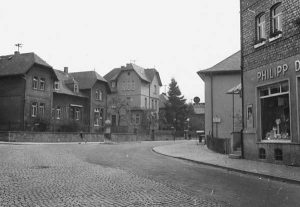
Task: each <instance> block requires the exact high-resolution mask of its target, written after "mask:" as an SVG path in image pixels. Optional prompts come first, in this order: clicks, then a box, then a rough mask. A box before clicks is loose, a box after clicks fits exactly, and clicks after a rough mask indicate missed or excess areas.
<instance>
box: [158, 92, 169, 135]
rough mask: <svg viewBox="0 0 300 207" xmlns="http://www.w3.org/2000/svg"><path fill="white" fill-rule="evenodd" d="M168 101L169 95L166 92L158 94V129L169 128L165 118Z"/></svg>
mask: <svg viewBox="0 0 300 207" xmlns="http://www.w3.org/2000/svg"><path fill="white" fill-rule="evenodd" d="M168 101H169V97H168V96H167V94H166V93H162V94H160V95H159V129H162V130H164V129H170V127H171V126H169V125H168V122H167V118H166V104H167V103H168Z"/></svg>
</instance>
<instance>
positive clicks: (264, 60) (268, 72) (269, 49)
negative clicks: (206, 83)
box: [240, 0, 300, 166]
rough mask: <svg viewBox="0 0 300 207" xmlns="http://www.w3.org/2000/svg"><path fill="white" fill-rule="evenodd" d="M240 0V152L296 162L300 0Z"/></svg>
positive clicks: (299, 153)
mask: <svg viewBox="0 0 300 207" xmlns="http://www.w3.org/2000/svg"><path fill="white" fill-rule="evenodd" d="M240 2H241V26H242V27H241V35H242V42H241V48H242V54H241V55H242V69H243V77H242V78H243V81H242V89H243V100H244V101H243V103H244V106H243V108H244V111H243V113H244V120H243V121H244V130H243V132H244V133H243V143H244V145H243V146H244V157H245V158H246V159H252V160H259V161H264V162H272V163H277V164H286V165H298V166H300V104H299V100H300V90H299V89H300V50H299V45H300V18H299V1H290V0H286V1H278V0H275V1H274V0H272V1H271V0H265V1H261V0H260V1H259V0H241V1H240Z"/></svg>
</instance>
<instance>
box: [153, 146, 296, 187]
mask: <svg viewBox="0 0 300 207" xmlns="http://www.w3.org/2000/svg"><path fill="white" fill-rule="evenodd" d="M152 151H153V152H155V153H157V154H160V155H163V156H166V157H172V158H176V159H180V160H184V161H188V162H193V163H196V164H201V165H207V166H210V167H215V168H220V169H223V170H228V171H232V172H237V173H241V174H246V175H252V176H255V177H262V178H268V179H270V180H275V181H280V182H285V183H290V184H296V185H300V181H299V180H293V179H289V178H283V177H277V176H273V175H266V174H262V173H256V172H250V171H245V170H240V169H236V168H230V167H225V166H222V165H217V164H212V163H207V162H202V161H197V160H191V159H188V158H184V157H178V156H172V155H167V154H163V153H162V152H158V151H156V150H155V147H154V148H152Z"/></svg>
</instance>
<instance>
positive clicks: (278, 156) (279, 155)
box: [274, 148, 283, 160]
mask: <svg viewBox="0 0 300 207" xmlns="http://www.w3.org/2000/svg"><path fill="white" fill-rule="evenodd" d="M274 158H275V160H282V159H283V156H282V150H281V149H278V148H276V149H274Z"/></svg>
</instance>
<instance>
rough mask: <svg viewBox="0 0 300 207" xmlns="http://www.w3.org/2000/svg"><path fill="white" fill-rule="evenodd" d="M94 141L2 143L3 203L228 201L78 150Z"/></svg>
mask: <svg viewBox="0 0 300 207" xmlns="http://www.w3.org/2000/svg"><path fill="white" fill-rule="evenodd" d="M98 146H99V145H98ZM90 147H92V144H87V145H78V144H77V145H76V144H69V145H0V206H3V207H5V206H28V207H29V206H30V207H36V206H229V205H228V204H226V203H224V202H218V201H214V200H207V199H205V198H201V197H195V196H191V195H188V194H186V193H184V192H181V191H180V190H178V189H176V188H172V187H170V186H171V185H165V184H163V183H160V182H156V181H154V180H152V179H149V178H144V177H140V176H138V175H136V174H134V173H130V172H128V171H124V170H122V169H118V168H111V167H107V166H106V167H105V166H101V165H95V164H90V163H88V162H85V161H84V159H81V158H80V156H76V155H74V153H73V152H74V151H78V150H79V151H80V150H83V151H84V150H88V149H89V148H90Z"/></svg>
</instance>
